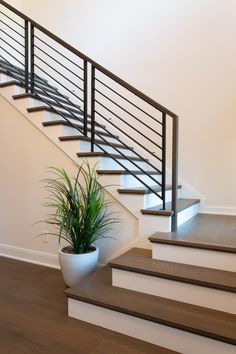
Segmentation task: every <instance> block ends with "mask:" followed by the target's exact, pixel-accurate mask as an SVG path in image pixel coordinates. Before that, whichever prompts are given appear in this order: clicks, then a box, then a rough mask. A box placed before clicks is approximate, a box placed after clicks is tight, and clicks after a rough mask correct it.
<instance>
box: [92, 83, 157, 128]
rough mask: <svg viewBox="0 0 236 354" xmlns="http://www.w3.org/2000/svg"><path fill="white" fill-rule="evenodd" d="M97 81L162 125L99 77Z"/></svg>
mask: <svg viewBox="0 0 236 354" xmlns="http://www.w3.org/2000/svg"><path fill="white" fill-rule="evenodd" d="M95 80H96V81H98V82H99V83H100V84H102V85H103V86H105V87H106V88H108V89H109V90H110V91H112V92H114V93H115V94H116V95H117V96H119V97H121V98H123V100H125V101H126V102H128V103H130V104H131V105H132V106H134V107H135V108H137V109H138V110H139V111H141V112H142V113H144V114H146V115H147V116H148V117H150V118H152V119H153V120H155V121H156V122H157V123H159V124H160V125H162V122H160V121H159V120H158V119H157V118H155V117H153V116H152V115H151V114H149V113H147V112H145V111H144V110H143V109H142V108H140V107H138V106H137V105H136V104H135V103H133V102H131V101H130V100H128V98H126V97H124V96H123V95H121V94H120V93H118V92H117V91H116V90H114V89H112V88H111V87H110V86H108V85H106V84H105V83H104V82H102V81H101V80H99V79H98V78H97V77H95Z"/></svg>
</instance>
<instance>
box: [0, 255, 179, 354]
mask: <svg viewBox="0 0 236 354" xmlns="http://www.w3.org/2000/svg"><path fill="white" fill-rule="evenodd" d="M64 289H65V286H64V283H63V280H62V277H61V274H60V272H59V271H58V270H55V269H50V268H46V267H41V266H37V265H33V264H29V263H25V262H20V261H16V260H12V259H7V258H4V257H0V353H1V354H44V353H47V354H75V353H76V354H85V353H89V354H126V353H127V354H141V353H142V354H144V353H148V354H158V353H161V354H171V353H172V351H169V350H165V349H164V350H162V349H161V350H158V348H157V347H156V346H154V345H151V344H148V343H145V342H142V341H138V340H135V339H133V338H130V337H128V336H124V335H120V334H118V333H115V332H112V331H108V330H105V329H103V328H100V327H96V326H93V325H90V324H87V323H85V322H81V321H78V320H74V319H72V318H69V317H68V316H67V302H66V297H65V295H64V293H63V291H64Z"/></svg>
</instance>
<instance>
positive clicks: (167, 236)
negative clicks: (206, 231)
mask: <svg viewBox="0 0 236 354" xmlns="http://www.w3.org/2000/svg"><path fill="white" fill-rule="evenodd" d="M149 240H150V241H151V242H153V243H162V244H166V245H175V246H182V247H192V248H198V249H206V250H211V251H219V252H229V253H235V254H236V246H234V245H232V246H231V245H225V244H224V242H223V240H222V241H221V242H219V243H214V242H210V241H207V240H206V241H204V240H203V239H202V240H201V241H198V240H187V239H185V238H184V239H182V238H181V237H178V235H176V234H175V233H174V232H173V233H172V232H157V233H156V234H154V235H152V236H151V237H149Z"/></svg>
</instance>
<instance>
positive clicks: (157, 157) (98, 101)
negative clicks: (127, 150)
mask: <svg viewBox="0 0 236 354" xmlns="http://www.w3.org/2000/svg"><path fill="white" fill-rule="evenodd" d="M95 102H96V103H98V104H99V105H100V106H102V107H103V108H104V109H105V110H107V111H108V112H110V113H111V114H113V115H114V116H115V117H117V118H119V119H121V120H122V121H123V119H122V118H120V117H119V116H118V115H117V114H116V113H114V112H112V111H111V110H110V109H109V108H107V107H105V106H104V105H103V104H102V103H101V102H99V101H97V100H96V99H95ZM109 122H110V121H109ZM125 123H126V122H125ZM126 124H127V123H126ZM118 129H119V130H120V128H118ZM124 134H126V135H127V136H128V137H129V138H130V139H131V140H133V141H135V142H136V143H137V144H138V145H140V146H141V147H142V148H143V149H145V150H146V151H148V152H149V153H150V154H152V155H153V156H154V157H156V158H157V159H158V160H159V161H161V162H162V160H161V159H160V158H159V157H158V156H156V155H155V154H153V153H152V152H151V151H150V150H148V149H147V148H145V147H144V146H143V145H142V144H141V143H139V142H138V141H137V140H135V139H134V138H133V137H131V136H130V135H128V134H127V133H124ZM160 150H162V147H160Z"/></svg>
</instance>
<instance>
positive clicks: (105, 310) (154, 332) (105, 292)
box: [65, 267, 236, 354]
mask: <svg viewBox="0 0 236 354" xmlns="http://www.w3.org/2000/svg"><path fill="white" fill-rule="evenodd" d="M111 281H112V280H111V269H110V267H104V268H103V269H100V270H97V271H96V272H94V273H93V274H92V275H90V276H89V277H88V278H86V279H85V280H83V281H82V282H80V283H79V284H77V285H75V286H73V287H71V288H69V289H68V290H66V291H65V293H66V295H67V297H68V306H69V316H71V317H74V318H77V319H80V320H83V321H86V322H90V323H93V324H95V325H99V326H102V327H105V328H109V329H111V330H114V331H117V332H120V333H123V334H127V335H130V336H133V337H135V338H138V339H141V340H144V341H148V342H151V343H152V344H155V345H161V346H164V347H166V348H168V349H171V350H177V351H179V352H181V353H186V354H190V353H191V354H199V353H214V354H226V353H228V354H229V353H232V354H233V353H235V347H234V345H235V344H236V316H235V315H231V314H228V313H224V312H220V311H216V310H210V309H207V308H203V307H200V306H196V305H190V304H186V303H183V302H179V301H174V300H169V299H166V298H162V297H158V296H153V295H147V294H143V293H139V292H136V291H132V290H127V289H122V288H117V287H113V286H112V285H111V284H112V283H111Z"/></svg>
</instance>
